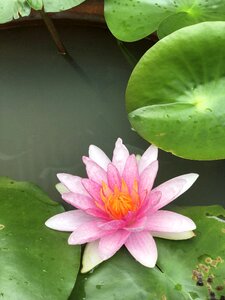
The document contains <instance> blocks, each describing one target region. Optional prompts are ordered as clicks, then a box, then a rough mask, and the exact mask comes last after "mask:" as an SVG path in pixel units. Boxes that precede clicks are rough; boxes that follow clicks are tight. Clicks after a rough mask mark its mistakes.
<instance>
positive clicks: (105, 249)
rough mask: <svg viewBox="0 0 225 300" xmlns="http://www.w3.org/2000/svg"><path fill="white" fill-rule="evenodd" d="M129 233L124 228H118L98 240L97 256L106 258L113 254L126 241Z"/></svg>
mask: <svg viewBox="0 0 225 300" xmlns="http://www.w3.org/2000/svg"><path fill="white" fill-rule="evenodd" d="M129 235H130V233H129V232H128V231H125V230H118V231H117V232H114V233H112V234H109V235H106V236H104V237H102V238H101V239H100V242H99V256H100V257H101V258H102V259H104V260H106V259H108V258H110V257H111V256H113V255H114V254H115V253H116V252H117V251H118V250H119V249H120V248H121V247H122V246H123V244H124V243H125V242H126V240H127V239H128V237H129Z"/></svg>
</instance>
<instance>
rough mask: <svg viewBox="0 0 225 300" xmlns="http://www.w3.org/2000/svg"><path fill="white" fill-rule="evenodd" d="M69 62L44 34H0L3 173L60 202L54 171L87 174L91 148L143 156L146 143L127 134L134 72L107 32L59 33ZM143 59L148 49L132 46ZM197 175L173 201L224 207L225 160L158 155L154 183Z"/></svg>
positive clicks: (0, 163)
mask: <svg viewBox="0 0 225 300" xmlns="http://www.w3.org/2000/svg"><path fill="white" fill-rule="evenodd" d="M60 33H61V36H62V38H63V41H64V44H65V45H66V48H67V49H68V51H69V52H70V55H71V57H70V58H69V59H67V60H66V59H65V58H64V57H63V56H60V55H59V54H57V52H56V50H55V48H54V45H53V43H52V41H51V39H50V38H49V35H48V32H47V31H46V30H45V28H42V27H35V28H20V29H13V30H7V31H1V32H0V39H1V45H2V46H1V48H0V65H1V72H0V90H1V97H0V175H2V176H10V177H12V178H13V179H16V180H29V181H33V182H35V183H36V184H38V185H40V186H41V187H42V188H43V189H44V190H45V191H46V192H47V193H48V194H49V195H50V196H51V197H52V198H54V199H56V200H59V199H60V197H59V196H58V194H57V192H56V191H55V188H54V185H55V184H56V183H57V179H56V176H55V174H56V173H57V172H68V173H73V174H77V175H81V176H83V175H84V174H85V172H84V167H83V164H82V162H81V157H82V155H84V154H87V149H88V145H89V144H90V143H93V144H96V145H98V146H100V147H101V148H102V149H104V150H105V151H106V153H107V154H108V155H111V154H112V149H113V146H114V143H115V140H116V138H117V137H118V136H120V137H122V138H123V139H124V141H125V143H126V144H127V146H128V148H129V149H130V150H132V151H134V152H140V153H141V152H142V151H143V150H144V149H145V148H146V147H147V143H146V142H145V141H143V140H142V139H141V138H139V137H138V136H137V135H136V134H135V132H133V131H132V130H131V129H130V125H129V122H128V120H127V115H126V112H125V106H124V93H125V88H126V82H127V80H128V78H129V75H130V73H131V68H130V66H129V64H128V63H127V62H126V60H125V59H124V57H123V55H122V53H121V51H120V50H119V48H118V46H117V42H116V41H115V40H114V38H112V36H111V35H110V34H109V33H108V32H106V31H105V30H103V29H97V28H82V27H77V26H75V25H74V26H72V25H70V26H63V27H61V28H60ZM129 47H132V51H133V52H134V54H135V55H137V56H140V54H141V53H143V52H144V51H145V49H146V43H144V44H142V43H139V44H132V45H129ZM187 172H197V173H199V174H200V179H199V180H198V182H197V183H196V185H195V186H194V187H193V188H192V189H191V190H190V191H188V192H187V193H186V194H185V195H183V196H182V197H180V200H179V201H177V202H176V203H181V204H184V203H186V204H187V203H188V204H201V203H204V204H207V203H211V204H213V203H221V204H222V203H224V197H225V188H224V182H225V181H224V180H225V164H224V161H216V162H192V161H187V160H182V159H180V158H177V157H174V156H172V155H170V154H168V153H164V152H160V171H159V177H158V179H157V182H158V183H160V182H163V181H165V180H167V179H170V178H172V177H174V176H178V175H181V174H184V173H187Z"/></svg>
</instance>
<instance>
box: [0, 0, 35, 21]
mask: <svg viewBox="0 0 225 300" xmlns="http://www.w3.org/2000/svg"><path fill="white" fill-rule="evenodd" d="M29 14H30V6H29V5H28V3H27V1H26V0H7V1H6V0H0V24H3V23H6V22H9V21H11V20H13V19H18V18H19V17H20V16H21V17H24V16H28V15H29Z"/></svg>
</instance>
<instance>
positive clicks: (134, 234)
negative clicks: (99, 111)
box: [46, 138, 198, 273]
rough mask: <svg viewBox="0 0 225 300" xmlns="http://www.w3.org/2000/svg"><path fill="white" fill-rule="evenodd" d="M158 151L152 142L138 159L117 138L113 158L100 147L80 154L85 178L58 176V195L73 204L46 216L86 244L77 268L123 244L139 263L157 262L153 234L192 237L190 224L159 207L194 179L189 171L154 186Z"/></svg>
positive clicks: (71, 241)
mask: <svg viewBox="0 0 225 300" xmlns="http://www.w3.org/2000/svg"><path fill="white" fill-rule="evenodd" d="M157 155H158V149H157V147H155V146H153V145H152V146H150V147H149V148H148V149H147V150H146V151H145V153H144V154H143V155H142V156H141V158H139V159H137V158H136V156H135V155H134V154H131V155H130V154H129V151H128V150H127V148H126V147H125V146H124V144H123V143H122V140H121V139H120V138H119V139H118V140H117V141H116V145H115V149H114V152H113V158H112V161H111V160H110V159H109V158H108V156H107V155H106V154H105V153H104V152H103V151H102V150H101V149H99V148H98V147H96V146H93V145H91V146H90V147H89V157H83V162H84V164H85V165H86V171H87V176H88V178H84V179H82V178H81V177H78V176H73V175H70V174H58V175H57V176H58V178H59V180H60V182H61V183H59V185H58V190H59V191H60V192H61V194H62V198H63V199H64V200H65V201H66V202H67V203H69V204H71V205H73V206H74V207H76V208H77V209H76V210H72V211H68V212H64V213H61V214H58V215H56V216H53V217H52V218H50V219H49V220H47V222H46V225H47V226H48V227H50V228H52V229H55V230H60V231H69V232H72V234H71V235H70V237H69V240H68V243H69V244H70V245H80V244H85V243H87V245H86V247H85V251H84V255H83V268H82V270H81V272H83V273H85V272H88V271H90V270H91V269H92V268H93V267H95V266H96V265H98V264H99V263H101V262H102V261H104V260H106V259H108V258H110V257H111V256H113V255H114V254H115V253H116V252H117V251H118V250H119V249H120V248H121V247H122V246H123V245H125V247H126V248H127V249H128V251H129V252H130V253H131V255H132V256H133V257H134V258H135V259H136V260H137V261H139V262H140V263H141V264H142V265H144V266H146V267H149V268H152V267H154V266H155V264H156V261H157V248H156V244H155V241H154V238H153V237H160V238H165V239H173V240H182V239H189V238H191V237H193V236H194V233H193V230H194V229H195V228H196V226H195V224H194V222H193V221H192V220H191V219H189V218H187V217H185V216H182V215H180V214H178V213H175V212H171V211H167V210H162V209H161V208H162V207H163V206H165V205H167V204H168V203H170V202H171V201H173V200H175V199H176V198H177V197H178V196H180V195H181V194H183V193H184V192H185V191H186V190H187V189H189V188H190V186H191V185H192V184H193V183H194V182H195V180H196V179H197V178H198V175H197V174H194V173H191V174H186V175H182V176H178V177H176V178H173V179H171V180H169V181H166V182H165V183H163V184H161V185H159V186H158V187H155V188H153V184H154V180H155V177H156V174H157V171H158V160H157Z"/></svg>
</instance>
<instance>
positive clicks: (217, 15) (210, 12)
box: [105, 0, 225, 42]
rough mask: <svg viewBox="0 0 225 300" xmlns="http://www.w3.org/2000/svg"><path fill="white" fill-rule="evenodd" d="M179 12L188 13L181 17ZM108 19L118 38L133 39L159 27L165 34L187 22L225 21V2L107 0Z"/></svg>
mask: <svg viewBox="0 0 225 300" xmlns="http://www.w3.org/2000/svg"><path fill="white" fill-rule="evenodd" d="M180 13H181V14H182V15H183V14H184V15H186V16H185V17H184V18H180ZM177 14H178V17H177ZM168 17H169V18H168ZM105 18H106V22H107V24H108V27H109V29H110V30H111V32H112V33H113V34H114V35H115V36H116V38H118V39H119V40H122V41H127V42H132V41H136V40H139V39H142V38H144V37H146V36H147V35H149V34H151V33H153V32H154V31H156V30H157V29H158V27H159V33H160V34H159V35H160V37H163V36H165V35H167V34H169V33H171V32H172V31H173V30H177V29H179V28H182V27H184V26H187V25H193V24H195V23H199V22H203V21H218V20H225V2H224V0H198V1H194V0H185V1H184V0H174V1H171V0H160V1H159V0H148V1H146V0H115V1H114V0H105ZM164 20H165V21H164ZM161 23H162V25H160V24H161Z"/></svg>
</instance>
